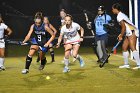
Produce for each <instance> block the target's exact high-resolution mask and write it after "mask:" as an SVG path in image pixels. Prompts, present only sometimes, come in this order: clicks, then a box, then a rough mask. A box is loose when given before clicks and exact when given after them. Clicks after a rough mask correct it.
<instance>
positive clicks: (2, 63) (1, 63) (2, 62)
mask: <svg viewBox="0 0 140 93" xmlns="http://www.w3.org/2000/svg"><path fill="white" fill-rule="evenodd" d="M1 66H4V58H2V57H0V67H1Z"/></svg>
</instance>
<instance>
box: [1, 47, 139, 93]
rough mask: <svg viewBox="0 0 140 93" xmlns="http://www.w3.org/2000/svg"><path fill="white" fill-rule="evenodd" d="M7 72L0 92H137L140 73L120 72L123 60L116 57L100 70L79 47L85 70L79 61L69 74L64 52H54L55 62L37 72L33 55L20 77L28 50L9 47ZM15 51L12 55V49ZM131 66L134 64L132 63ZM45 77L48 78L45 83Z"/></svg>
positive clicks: (37, 65)
mask: <svg viewBox="0 0 140 93" xmlns="http://www.w3.org/2000/svg"><path fill="white" fill-rule="evenodd" d="M8 49H9V50H8V51H7V52H8V54H7V55H8V56H7V58H6V60H5V61H6V62H5V66H6V71H1V72H0V93H140V70H132V69H119V68H118V66H119V65H122V64H123V58H122V57H121V56H119V54H117V55H112V56H111V57H110V60H109V63H108V64H106V65H105V67H104V68H102V69H101V68H99V67H98V65H99V64H97V63H96V60H97V58H96V56H95V55H94V54H93V53H92V49H91V48H88V47H87V48H81V50H80V54H81V56H82V57H83V58H84V60H85V63H86V65H85V67H84V68H80V66H79V63H78V61H76V62H75V63H72V62H71V64H70V69H71V71H70V72H69V73H67V74H64V73H62V70H63V64H62V62H61V61H62V59H63V54H62V53H63V50H62V49H59V50H57V49H56V57H55V60H56V62H55V63H50V56H49V55H47V59H48V63H47V65H46V67H45V69H44V70H43V71H39V70H38V67H39V63H36V62H35V61H36V56H35V57H33V62H32V64H31V67H30V72H29V73H28V74H27V75H23V74H21V70H22V69H23V68H24V65H25V56H26V53H27V51H25V52H23V53H22V54H21V52H22V51H23V50H28V48H27V49H26V48H23V47H22V48H15V47H8ZM15 49H16V50H17V51H16V52H14V51H13V50H15ZM71 60H72V59H71ZM129 61H130V64H131V67H134V66H135V63H134V62H133V61H131V60H129ZM46 76H50V79H49V80H47V79H46Z"/></svg>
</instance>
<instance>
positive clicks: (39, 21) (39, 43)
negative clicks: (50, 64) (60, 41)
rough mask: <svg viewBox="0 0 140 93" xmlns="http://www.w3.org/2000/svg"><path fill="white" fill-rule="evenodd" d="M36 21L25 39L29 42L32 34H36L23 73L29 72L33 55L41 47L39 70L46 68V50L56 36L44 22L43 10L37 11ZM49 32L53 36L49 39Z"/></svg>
mask: <svg viewBox="0 0 140 93" xmlns="http://www.w3.org/2000/svg"><path fill="white" fill-rule="evenodd" d="M34 21H35V23H34V24H33V25H31V27H30V30H29V32H28V34H27V36H26V37H25V39H24V41H23V43H25V42H27V41H28V40H29V39H30V37H31V35H32V34H33V35H34V38H33V39H32V41H33V45H31V47H30V50H29V53H28V55H27V57H26V64H25V69H23V70H22V74H27V73H28V72H29V67H30V64H31V61H32V56H33V55H34V53H35V52H36V51H38V49H40V60H41V65H40V67H39V70H43V69H44V66H45V64H46V58H45V54H46V51H47V50H48V46H49V44H50V43H51V42H52V41H53V39H54V38H55V35H54V33H53V31H52V30H51V29H50V28H49V27H48V26H47V25H45V24H44V23H43V16H42V13H41V12H37V13H36V15H35V19H34ZM48 34H50V35H51V38H50V39H49V40H48Z"/></svg>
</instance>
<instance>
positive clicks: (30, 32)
mask: <svg viewBox="0 0 140 93" xmlns="http://www.w3.org/2000/svg"><path fill="white" fill-rule="evenodd" d="M33 27H34V25H32V26H31V27H30V30H29V32H28V34H27V35H26V37H25V39H24V40H23V43H25V42H27V41H28V40H29V39H30V37H31V35H32V33H33Z"/></svg>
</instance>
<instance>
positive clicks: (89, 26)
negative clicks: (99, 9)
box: [83, 10, 95, 36]
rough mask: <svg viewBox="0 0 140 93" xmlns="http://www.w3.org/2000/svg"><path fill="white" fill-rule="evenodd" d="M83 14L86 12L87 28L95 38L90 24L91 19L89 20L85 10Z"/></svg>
mask: <svg viewBox="0 0 140 93" xmlns="http://www.w3.org/2000/svg"><path fill="white" fill-rule="evenodd" d="M83 12H84V15H85V18H86V22H87V23H86V25H87V28H88V29H89V30H90V31H91V33H92V35H93V36H95V34H94V31H93V29H92V26H91V22H89V18H88V15H87V13H86V10H83Z"/></svg>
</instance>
